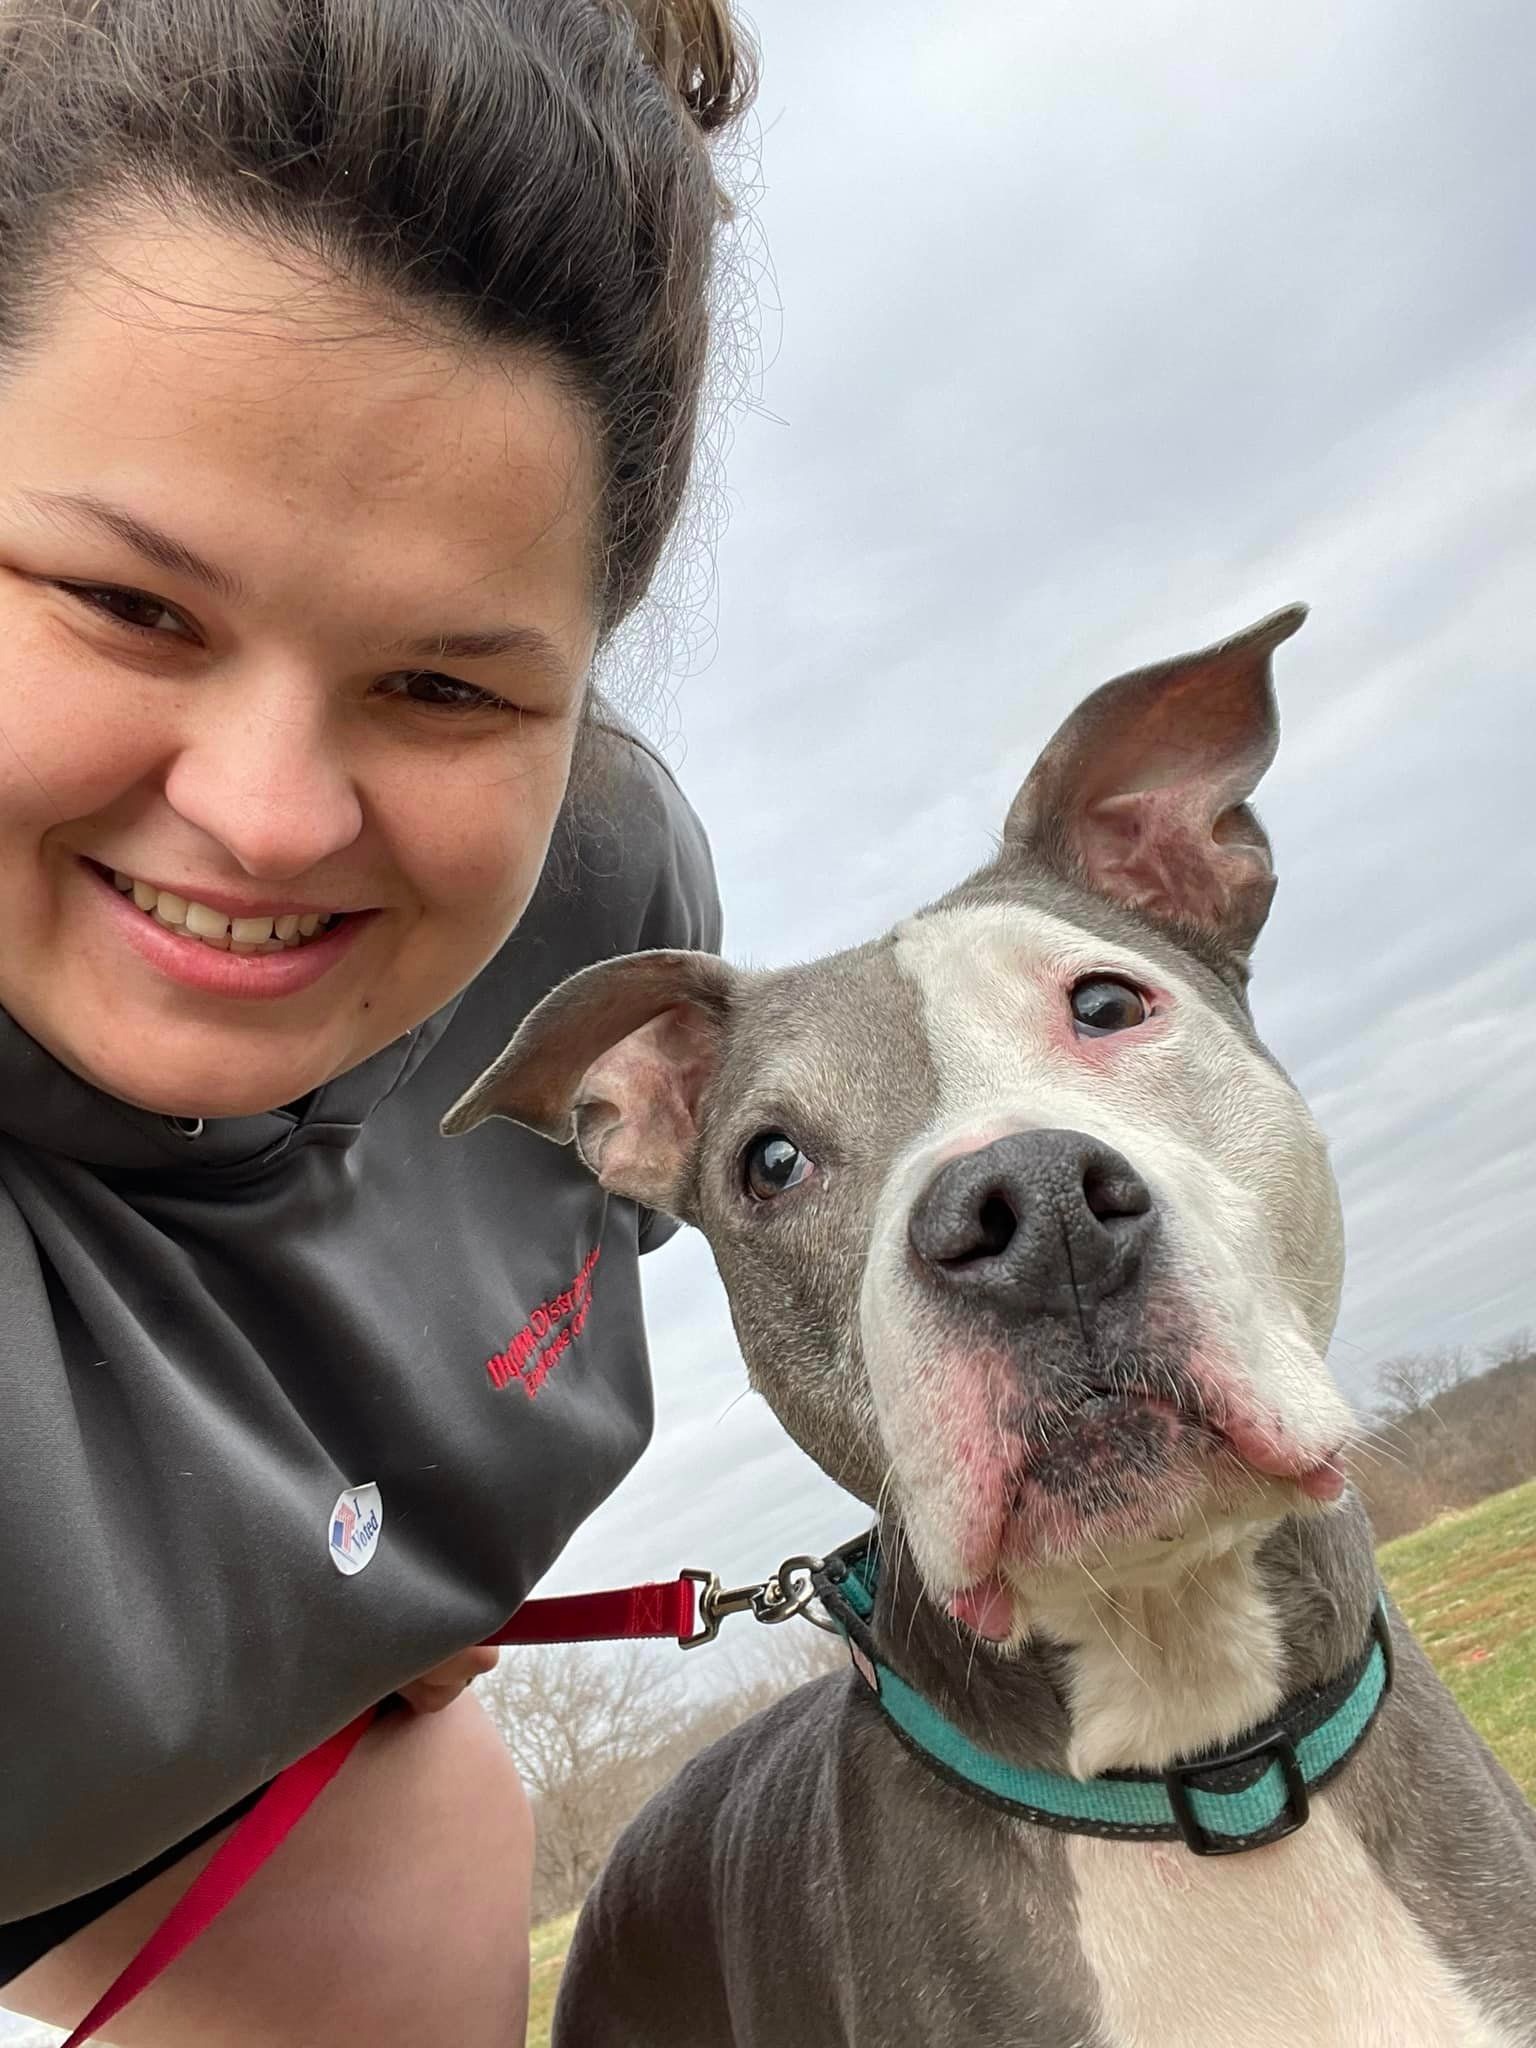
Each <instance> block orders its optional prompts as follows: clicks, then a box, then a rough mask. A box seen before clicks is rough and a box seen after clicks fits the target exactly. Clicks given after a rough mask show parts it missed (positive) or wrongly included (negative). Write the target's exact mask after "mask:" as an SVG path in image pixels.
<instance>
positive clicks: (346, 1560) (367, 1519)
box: [329, 1486, 384, 1578]
mask: <svg viewBox="0 0 1536 2048" xmlns="http://www.w3.org/2000/svg"><path fill="white" fill-rule="evenodd" d="M383 1527H384V1502H383V1499H382V1497H381V1496H380V1493H379V1489H378V1488H377V1487H376V1486H349V1487H346V1488H345V1489H344V1490H343V1491H342V1492H341V1493H340V1494H339V1495H338V1496H337V1500H336V1505H335V1507H333V1508H332V1509H331V1536H330V1544H329V1549H330V1553H331V1563H332V1564H333V1565H335V1567H336V1569H337V1571H339V1572H344V1573H345V1574H346V1576H347V1577H348V1578H351V1576H352V1574H353V1573H354V1572H360V1571H361V1570H362V1568H363V1566H364V1565H365V1564H371V1563H372V1562H373V1553H374V1552H375V1551H376V1550H377V1549H378V1547H379V1532H380V1530H381V1529H382V1528H383Z"/></svg>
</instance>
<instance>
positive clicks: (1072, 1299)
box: [907, 1131, 1159, 1324]
mask: <svg viewBox="0 0 1536 2048" xmlns="http://www.w3.org/2000/svg"><path fill="white" fill-rule="evenodd" d="M1158 1230H1159V1223H1158V1217H1157V1211H1156V1208H1155V1206H1154V1204H1153V1200H1152V1195H1151V1192H1150V1190H1149V1189H1148V1187H1147V1184H1146V1182H1145V1181H1144V1180H1142V1178H1141V1176H1140V1175H1139V1174H1138V1173H1137V1172H1136V1170H1135V1168H1134V1167H1132V1166H1131V1164H1130V1162H1129V1161H1128V1160H1126V1159H1123V1158H1122V1157H1121V1155H1120V1154H1119V1153H1118V1152H1116V1151H1114V1150H1113V1149H1112V1148H1111V1147H1110V1146H1108V1145H1102V1144H1100V1143H1099V1141H1098V1140H1097V1139H1096V1138H1090V1137H1087V1136H1085V1135H1084V1133H1083V1132H1081V1131H1018V1132H1014V1133H1012V1134H1011V1135H1010V1136H1008V1137H1006V1138H998V1139H997V1140H995V1141H994V1143H992V1144H990V1145H985V1146H983V1147H982V1148H981V1149H980V1150H979V1151H975V1152H967V1153H965V1154H963V1155H962V1156H961V1157H960V1158H958V1159H951V1160H948V1161H947V1162H946V1163H945V1164H944V1165H943V1166H941V1167H940V1168H939V1170H938V1172H937V1173H935V1174H934V1176H933V1178H932V1179H931V1180H930V1181H929V1183H928V1185H927V1186H926V1187H925V1188H924V1189H923V1191H922V1193H921V1194H920V1195H919V1196H918V1198H917V1200H916V1202H915V1203H914V1204H913V1207H912V1214H911V1217H910V1220H909V1222H908V1225H907V1237H908V1242H909V1243H910V1245H911V1248H912V1251H913V1253H914V1254H915V1256H916V1260H917V1265H918V1270H919V1272H920V1273H921V1275H922V1277H923V1279H924V1281H925V1283H926V1284H927V1285H928V1286H929V1287H930V1288H931V1289H932V1290H933V1291H934V1292H935V1293H937V1294H938V1295H939V1296H940V1297H941V1298H947V1299H950V1300H953V1301H955V1302H956V1304H957V1305H958V1304H959V1303H961V1302H964V1303H965V1304H966V1305H967V1306H969V1307H973V1308H976V1309H981V1310H988V1311H991V1312H992V1313H994V1314H995V1315H997V1316H998V1317H999V1318H1001V1319H1002V1320H1004V1321H1006V1322H1008V1323H1010V1324H1011V1323H1016V1322H1018V1321H1019V1320H1021V1319H1024V1318H1028V1317H1031V1316H1038V1315H1048V1316H1072V1315H1081V1314H1082V1313H1083V1312H1084V1311H1086V1310H1088V1309H1090V1308H1092V1307H1094V1306H1096V1305H1097V1304H1098V1303H1099V1302H1102V1301H1106V1300H1108V1299H1109V1297H1110V1296H1112V1295H1115V1294H1119V1293H1120V1292H1121V1291H1122V1290H1123V1289H1124V1288H1126V1287H1128V1286H1129V1285H1130V1284H1131V1283H1132V1282H1133V1281H1134V1280H1135V1279H1136V1278H1137V1277H1138V1275H1139V1273H1140V1271H1141V1267H1142V1263H1143V1261H1144V1259H1145V1258H1146V1255H1147V1252H1148V1250H1149V1249H1150V1247H1151V1245H1152V1243H1153V1241H1154V1240H1155V1238H1156V1237H1157V1234H1158Z"/></svg>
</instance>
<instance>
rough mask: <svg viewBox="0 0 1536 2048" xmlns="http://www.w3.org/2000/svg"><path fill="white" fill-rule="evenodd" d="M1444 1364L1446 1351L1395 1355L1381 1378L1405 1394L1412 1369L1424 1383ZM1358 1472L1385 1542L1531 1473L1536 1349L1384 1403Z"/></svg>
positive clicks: (1535, 1458) (1410, 1388) (1513, 1352)
mask: <svg viewBox="0 0 1536 2048" xmlns="http://www.w3.org/2000/svg"><path fill="white" fill-rule="evenodd" d="M1445 1367H1446V1362H1445V1361H1444V1360H1443V1359H1442V1360H1435V1359H1425V1360H1417V1361H1416V1360H1400V1361H1396V1362H1395V1364H1394V1365H1393V1366H1392V1367H1390V1368H1388V1369H1386V1370H1385V1371H1384V1373H1383V1378H1382V1384H1383V1385H1384V1386H1386V1385H1388V1384H1395V1385H1396V1386H1397V1387H1398V1388H1399V1389H1401V1390H1402V1391H1403V1392H1406V1393H1407V1394H1408V1395H1409V1396H1410V1397H1411V1395H1412V1393H1413V1392H1414V1391H1415V1386H1416V1380H1415V1375H1416V1372H1417V1373H1418V1375H1419V1376H1420V1381H1421V1382H1422V1380H1423V1379H1424V1378H1429V1379H1431V1380H1432V1378H1433V1375H1434V1372H1435V1370H1436V1368H1439V1370H1440V1371H1441V1374H1442V1376H1445ZM1450 1370H1451V1371H1452V1372H1454V1371H1455V1370H1456V1365H1455V1362H1454V1361H1452V1362H1451V1367H1450ZM1354 1477H1355V1482H1356V1484H1357V1485H1358V1487H1359V1489H1360V1491H1361V1493H1362V1494H1363V1495H1364V1496H1365V1499H1366V1502H1367V1504H1368V1505H1369V1507H1370V1510H1371V1520H1372V1522H1373V1523H1374V1525H1375V1529H1376V1534H1377V1537H1378V1539H1379V1540H1380V1541H1381V1542H1383V1543H1386V1542H1390V1541H1391V1539H1392V1538H1393V1537H1395V1536H1404V1535H1407V1534H1408V1532H1409V1531H1410V1530H1413V1529H1422V1528H1423V1527H1424V1526H1425V1524H1426V1523H1428V1522H1432V1521H1433V1520H1434V1518H1435V1517H1436V1515H1440V1514H1444V1513H1445V1512H1446V1510H1447V1509H1449V1508H1469V1507H1471V1506H1473V1504H1474V1503H1475V1502H1477V1501H1480V1500H1483V1499H1486V1497H1487V1496H1488V1495H1489V1494H1491V1493H1505V1492H1507V1491H1508V1490H1509V1488H1511V1487H1514V1486H1519V1485H1521V1484H1522V1483H1523V1482H1524V1481H1525V1480H1527V1479H1536V1354H1533V1353H1532V1352H1531V1351H1530V1350H1529V1349H1516V1348H1514V1347H1511V1348H1510V1349H1509V1350H1508V1351H1507V1352H1506V1354H1505V1356H1504V1357H1503V1358H1502V1359H1501V1360H1500V1362H1499V1363H1498V1364H1497V1365H1494V1366H1491V1367H1490V1368H1488V1370H1486V1371H1484V1372H1477V1373H1473V1372H1470V1371H1467V1372H1466V1373H1465V1376H1463V1377H1461V1378H1459V1379H1456V1380H1455V1382H1454V1384H1450V1385H1445V1386H1442V1387H1437V1388H1436V1389H1435V1390H1434V1391H1433V1393H1432V1395H1431V1396H1430V1398H1428V1399H1423V1400H1420V1401H1418V1403H1417V1405H1414V1406H1405V1405H1404V1404H1403V1400H1402V1398H1399V1399H1397V1400H1393V1401H1388V1402H1386V1403H1384V1404H1383V1407H1382V1408H1381V1409H1380V1410H1379V1411H1378V1413H1377V1416H1376V1421H1375V1436H1374V1441H1373V1443H1372V1445H1371V1446H1370V1447H1369V1448H1367V1449H1364V1450H1362V1451H1361V1452H1360V1453H1359V1454H1358V1455H1357V1458H1356V1461H1355V1466H1354Z"/></svg>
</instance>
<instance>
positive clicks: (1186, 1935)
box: [1068, 1801, 1519, 2048]
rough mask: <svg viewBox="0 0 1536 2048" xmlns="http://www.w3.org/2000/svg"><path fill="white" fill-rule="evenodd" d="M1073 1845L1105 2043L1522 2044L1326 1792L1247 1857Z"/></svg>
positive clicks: (1169, 2047) (1179, 2046)
mask: <svg viewBox="0 0 1536 2048" xmlns="http://www.w3.org/2000/svg"><path fill="white" fill-rule="evenodd" d="M1068 1853H1069V1856H1070V1859H1071V1864H1072V1870H1073V1874H1074V1876H1075V1878H1076V1880H1077V1891H1078V1905H1077V1911H1078V1933H1079V1937H1080V1939H1081V1941H1082V1945H1083V1951H1084V1954H1085V1956H1086V1958H1087V1961H1088V1964H1089V1967H1090V1968H1091V1969H1092V1970H1093V1973H1094V1975H1095V1977H1096V1978H1097V1979H1098V1986H1099V1996H1100V1999H1101V2002H1102V2023H1103V2041H1104V2044H1105V2048H1233V2044H1234V2043H1241V2048H1298V2043H1301V2042H1305V2043H1306V2044H1307V2048H1378V2044H1379V2048H1519V2044H1518V2041H1517V2037H1516V2036H1515V2035H1514V2034H1511V2033H1509V2032H1508V2031H1506V2029H1505V2028H1504V2027H1502V2026H1500V2025H1499V2024H1498V2022H1497V2021H1496V2020H1494V2019H1493V2018H1491V2017H1490V2016H1489V2015H1488V2013H1487V2012H1486V2011H1485V2010H1483V2009H1482V2008H1481V2007H1480V2006H1479V2004H1478V2002H1477V2000H1476V1997H1475V1995H1474V1991H1473V1988H1472V1987H1471V1986H1469V1985H1466V1984H1464V1983H1462V1982H1461V1981H1459V1980H1458V1978H1457V1977H1456V1976H1455V1974H1454V1973H1453V1972H1452V1971H1451V1970H1449V1969H1448V1968H1447V1967H1446V1965H1445V1964H1444V1963H1443V1962H1442V1961H1441V1960H1440V1958H1439V1957H1438V1956H1437V1955H1436V1954H1435V1952H1434V1950H1433V1949H1432V1948H1431V1946H1430V1944H1429V1943H1428V1941H1427V1940H1426V1939H1425V1937H1424V1935H1423V1934H1422V1933H1421V1931H1420V1930H1419V1928H1418V1927H1417V1926H1416V1925H1415V1923H1414V1921H1413V1920H1412V1919H1411V1918H1410V1916H1409V1915H1408V1913H1407V1912H1406V1911H1405V1910H1404V1908H1403V1907H1402V1905H1401V1904H1400V1903H1399V1901H1398V1900H1397V1898H1396V1897H1395V1895H1394V1894H1393V1893H1392V1892H1391V1891H1390V1890H1389V1889H1388V1888H1387V1886H1386V1885H1385V1884H1384V1883H1383V1882H1382V1880H1381V1878H1380V1876H1379V1875H1378V1874H1377V1872H1376V1869H1375V1867H1374V1865H1372V1863H1371V1862H1370V1859H1369V1858H1368V1857H1367V1855H1366V1853H1365V1851H1364V1850H1363V1849H1362V1848H1361V1846H1360V1844H1359V1843H1358V1842H1357V1841H1356V1840H1355V1839H1354V1837H1353V1836H1352V1835H1351V1834H1350V1833H1349V1832H1348V1830H1347V1829H1346V1828H1344V1827H1343V1826H1342V1825H1341V1824H1340V1823H1339V1821H1338V1820H1337V1819H1336V1818H1335V1817H1334V1816H1333V1815H1332V1814H1331V1813H1330V1812H1329V1810H1328V1807H1327V1804H1326V1802H1322V1801H1320V1802H1319V1803H1318V1804H1317V1805H1315V1806H1314V1807H1313V1810H1312V1818H1311V1820H1310V1821H1309V1822H1308V1824H1307V1825H1306V1827H1305V1828H1303V1829H1302V1830H1301V1831H1300V1833H1298V1834H1296V1835H1293V1836H1291V1837H1289V1838H1288V1839H1287V1840H1286V1841H1283V1842H1277V1843H1274V1844H1273V1845H1271V1846H1270V1847H1269V1848H1267V1849H1258V1850H1253V1851H1251V1852H1249V1853H1248V1854H1246V1855H1241V1856H1230V1857H1221V1858H1214V1859H1201V1858H1199V1857H1195V1856H1191V1855H1190V1854H1189V1853H1188V1852H1187V1851H1186V1850H1185V1849H1183V1848H1182V1847H1178V1846H1162V1845H1159V1846H1157V1847H1147V1848H1142V1847H1140V1846H1139V1845H1127V1844H1124V1843H1120V1842H1102V1841H1098V1840H1095V1839H1093V1838H1091V1837H1087V1836H1074V1837H1073V1838H1072V1839H1071V1840H1070V1842H1069V1845H1068Z"/></svg>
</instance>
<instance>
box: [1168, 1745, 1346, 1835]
mask: <svg viewBox="0 0 1536 2048" xmlns="http://www.w3.org/2000/svg"><path fill="white" fill-rule="evenodd" d="M1259 1757H1263V1758H1265V1759H1266V1760H1267V1761H1268V1762H1269V1763H1271V1764H1278V1765H1279V1766H1280V1775H1281V1777H1282V1778H1283V1779H1284V1780H1285V1805H1284V1806H1283V1807H1282V1808H1281V1810H1280V1812H1279V1814H1278V1815H1277V1816H1276V1818H1275V1820H1274V1822H1273V1823H1272V1825H1271V1826H1269V1827H1267V1828H1266V1829H1265V1830H1264V1833H1263V1840H1264V1842H1265V1843H1266V1844H1268V1843H1270V1842H1283V1841H1284V1840H1285V1837H1286V1836H1287V1835H1294V1834H1295V1832H1296V1830H1297V1829H1298V1828H1302V1827H1305V1826H1306V1824H1307V1818H1308V1816H1309V1815H1310V1813H1311V1811H1312V1801H1311V1797H1310V1795H1309V1793H1308V1791H1307V1779H1306V1773H1305V1772H1304V1771H1303V1770H1302V1768H1301V1762H1300V1759H1299V1758H1298V1757H1297V1755H1296V1745H1295V1744H1294V1743H1293V1742H1292V1740H1291V1738H1290V1736H1289V1735H1287V1734H1286V1733H1285V1732H1284V1730H1283V1729H1282V1730H1280V1731H1278V1732H1274V1731H1272V1732H1271V1733H1269V1734H1268V1735H1263V1736H1260V1738H1259V1739H1258V1741H1257V1742H1250V1743H1249V1744H1248V1745H1247V1747H1246V1748H1245V1749H1233V1750H1227V1751H1226V1752H1225V1753H1224V1754H1223V1755H1221V1756H1218V1757H1207V1758H1205V1760H1204V1761H1203V1762H1200V1761H1197V1762H1193V1763H1185V1764H1171V1765H1170V1766H1169V1767H1168V1769H1167V1770H1166V1771H1164V1772H1163V1784H1164V1786H1165V1788H1166V1789H1167V1793H1168V1804H1169V1805H1170V1806H1171V1807H1172V1808H1173V1818H1174V1822H1175V1824H1176V1826H1177V1827H1178V1830H1179V1833H1180V1834H1181V1835H1182V1836H1183V1837H1184V1844H1185V1847H1186V1848H1188V1849H1189V1850H1191V1851H1192V1852H1193V1854H1194V1855H1196V1856H1237V1855H1240V1854H1241V1853H1242V1852H1243V1850H1245V1849H1252V1848H1254V1847H1255V1846H1256V1842H1255V1838H1254V1836H1253V1835H1252V1834H1241V1835H1226V1834H1223V1833H1222V1832H1221V1831H1220V1830H1219V1829H1213V1828H1211V1827H1210V1826H1208V1825H1207V1824H1206V1823H1205V1822H1203V1821H1202V1820H1201V1819H1200V1816H1199V1815H1198V1814H1197V1813H1196V1812H1195V1805H1194V1800H1193V1799H1192V1798H1191V1796H1190V1794H1191V1791H1192V1790H1193V1791H1200V1792H1201V1794H1202V1797H1204V1798H1207V1799H1220V1798H1221V1797H1222V1796H1223V1795H1222V1794H1221V1793H1219V1792H1206V1791H1205V1790H1204V1788H1203V1787H1199V1786H1195V1787H1192V1786H1191V1785H1190V1783H1189V1780H1190V1779H1191V1778H1199V1777H1205V1776H1207V1775H1208V1774H1209V1773H1210V1772H1212V1771H1224V1770H1227V1769H1228V1768H1230V1767H1231V1766H1232V1765H1234V1764H1246V1763H1252V1762H1253V1761H1254V1760H1255V1759H1257V1758H1259Z"/></svg>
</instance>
